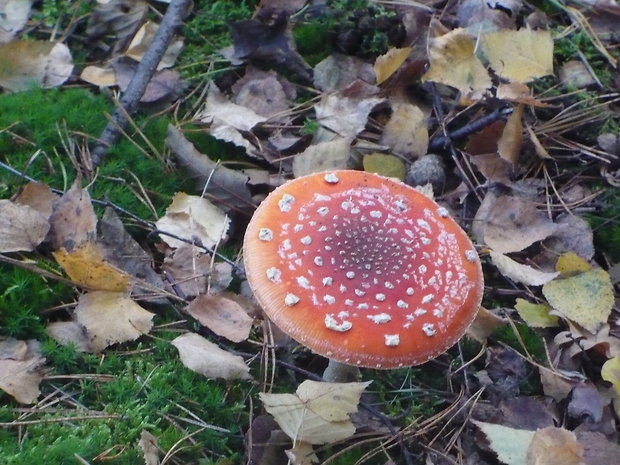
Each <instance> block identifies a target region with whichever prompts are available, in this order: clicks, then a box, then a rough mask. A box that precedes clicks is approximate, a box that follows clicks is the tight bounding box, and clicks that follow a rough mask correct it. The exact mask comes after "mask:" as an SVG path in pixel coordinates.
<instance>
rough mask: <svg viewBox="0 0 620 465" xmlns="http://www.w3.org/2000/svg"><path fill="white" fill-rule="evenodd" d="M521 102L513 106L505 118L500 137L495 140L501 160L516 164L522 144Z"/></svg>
mask: <svg viewBox="0 0 620 465" xmlns="http://www.w3.org/2000/svg"><path fill="white" fill-rule="evenodd" d="M522 118H523V104H521V103H519V104H517V105H516V106H515V108H514V111H513V112H512V114H511V115H510V116H509V117H508V119H507V120H506V126H504V132H503V133H502V137H500V138H499V140H498V141H497V152H498V154H499V156H500V157H502V159H503V160H506V161H507V162H508V163H510V164H511V165H512V166H516V165H517V162H518V161H519V156H520V155H521V146H522V145H523V123H522V121H521V119H522Z"/></svg>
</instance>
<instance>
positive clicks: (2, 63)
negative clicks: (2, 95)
mask: <svg viewBox="0 0 620 465" xmlns="http://www.w3.org/2000/svg"><path fill="white" fill-rule="evenodd" d="M72 71H73V58H72V57H71V52H70V51H69V48H68V47H67V46H66V45H65V44H62V43H59V42H44V41H35V40H14V41H11V42H7V43H5V44H1V43H0V86H1V87H4V88H5V89H7V90H10V91H13V92H17V91H20V90H27V89H31V88H33V87H37V86H40V87H58V86H60V85H61V84H63V83H64V82H65V81H66V80H67V79H68V78H69V76H71V72H72Z"/></svg>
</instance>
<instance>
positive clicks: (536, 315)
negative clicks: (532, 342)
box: [515, 299, 558, 328]
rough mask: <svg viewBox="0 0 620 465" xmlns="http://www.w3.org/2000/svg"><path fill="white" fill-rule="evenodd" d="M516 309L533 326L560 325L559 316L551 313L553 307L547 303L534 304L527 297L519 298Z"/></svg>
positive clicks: (547, 326)
mask: <svg viewBox="0 0 620 465" xmlns="http://www.w3.org/2000/svg"><path fill="white" fill-rule="evenodd" d="M515 310H517V312H518V313H519V316H520V317H521V318H523V321H525V323H527V325H528V326H529V327H531V328H549V327H553V326H558V317H557V316H556V315H550V314H549V312H550V311H551V310H552V308H551V307H550V306H549V305H547V304H534V303H531V302H528V301H527V300H525V299H517V303H516V304H515Z"/></svg>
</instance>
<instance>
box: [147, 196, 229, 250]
mask: <svg viewBox="0 0 620 465" xmlns="http://www.w3.org/2000/svg"><path fill="white" fill-rule="evenodd" d="M156 225H157V229H159V230H160V231H163V232H166V233H169V234H174V235H175V236H178V237H181V238H183V239H186V240H188V241H190V242H191V241H194V240H197V241H200V243H201V244H202V245H204V246H205V247H209V248H211V247H213V246H215V244H218V243H223V242H226V239H227V238H228V228H229V226H230V219H229V218H228V216H227V215H226V214H225V213H224V212H223V211H222V210H221V209H220V208H219V207H217V206H215V205H213V204H212V203H211V202H209V201H208V200H207V199H205V198H203V197H199V196H196V195H187V194H184V193H183V192H178V193H176V194H175V196H174V197H173V198H172V203H171V204H170V206H169V207H168V208H167V209H166V214H165V215H164V216H162V217H161V218H160V219H159V220H157V222H156ZM161 239H162V240H163V241H164V242H165V243H166V244H168V245H169V246H170V247H175V248H176V247H181V246H182V245H183V244H187V242H184V241H182V240H179V239H176V238H174V237H171V236H168V235H166V234H162V235H161Z"/></svg>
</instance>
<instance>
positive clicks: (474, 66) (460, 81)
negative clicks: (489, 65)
mask: <svg viewBox="0 0 620 465" xmlns="http://www.w3.org/2000/svg"><path fill="white" fill-rule="evenodd" d="M429 60H430V68H429V70H428V71H427V72H426V73H425V74H424V76H422V80H423V81H435V82H439V83H442V84H446V85H448V86H452V87H455V88H457V89H458V90H459V91H461V92H462V93H463V94H468V93H470V92H472V91H473V92H483V91H485V90H487V89H489V88H490V87H491V84H492V83H491V78H490V76H489V73H487V70H486V69H485V68H484V65H483V64H482V62H481V61H480V59H479V58H478V57H477V56H476V54H475V49H474V39H473V37H472V36H471V35H470V34H469V32H467V30H465V29H463V28H458V29H454V30H453V31H450V32H448V33H447V34H444V35H442V36H439V37H436V38H434V39H432V40H431V43H430V50H429Z"/></svg>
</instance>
